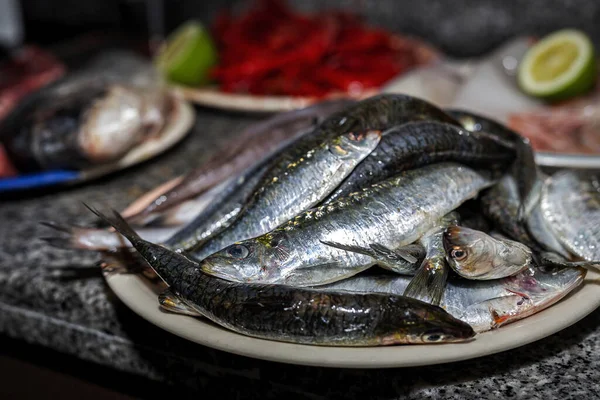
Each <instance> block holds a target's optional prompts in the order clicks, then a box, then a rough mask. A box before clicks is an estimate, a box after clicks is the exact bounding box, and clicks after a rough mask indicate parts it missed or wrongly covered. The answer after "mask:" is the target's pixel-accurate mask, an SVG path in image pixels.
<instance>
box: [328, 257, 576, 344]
mask: <svg viewBox="0 0 600 400" xmlns="http://www.w3.org/2000/svg"><path fill="white" fill-rule="evenodd" d="M585 275H586V270H585V269H583V268H562V269H558V270H557V271H544V270H543V269H540V268H531V269H527V270H526V271H523V272H521V273H519V274H517V275H514V276H510V277H507V278H503V279H495V280H491V281H470V280H465V279H450V280H448V283H447V285H446V290H445V291H444V296H443V297H442V301H441V303H440V306H441V307H442V308H444V309H445V310H447V311H448V312H449V313H450V314H452V315H453V316H454V317H456V318H458V319H460V320H462V321H465V322H467V323H468V324H469V325H471V326H472V327H473V329H474V330H475V332H477V333H482V332H485V331H488V330H490V329H496V328H499V327H501V326H503V325H506V324H509V323H511V322H515V321H518V320H521V319H523V318H526V317H528V316H530V315H533V314H535V313H537V312H540V311H542V310H544V309H546V308H548V307H550V306H552V305H553V304H555V303H557V302H558V301H559V300H560V299H562V298H563V297H565V296H566V295H567V294H569V293H570V292H571V291H573V290H574V289H575V288H577V287H578V286H580V285H581V283H582V282H583V279H584V278H585ZM409 282H410V277H406V276H401V275H392V274H389V273H388V274H368V273H367V274H365V275H363V276H361V275H358V276H354V277H352V278H349V279H345V280H343V281H340V282H336V283H332V284H330V285H326V286H319V287H318V289H319V290H326V291H330V290H343V291H347V292H351V293H352V292H361V293H385V294H391V295H398V294H402V293H404V291H405V290H406V287H407V286H408V283H409Z"/></svg>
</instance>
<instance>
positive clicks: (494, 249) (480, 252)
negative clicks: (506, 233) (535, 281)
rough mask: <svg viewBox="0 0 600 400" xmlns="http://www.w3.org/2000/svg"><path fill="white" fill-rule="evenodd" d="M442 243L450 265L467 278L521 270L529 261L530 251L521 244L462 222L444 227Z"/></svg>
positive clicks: (491, 276)
mask: <svg viewBox="0 0 600 400" xmlns="http://www.w3.org/2000/svg"><path fill="white" fill-rule="evenodd" d="M443 243H444V249H445V250H446V258H447V259H448V263H449V264H450V266H451V267H452V269H453V270H454V271H455V272H456V273H457V274H458V275H460V276H462V277H464V278H468V279H474V280H490V279H500V278H505V277H507V276H511V275H515V274H517V273H519V272H521V271H524V270H525V269H527V268H529V267H530V266H531V265H532V263H533V256H532V252H531V250H530V249H529V248H528V247H527V246H525V245H524V244H521V243H519V242H515V241H514V240H510V239H502V238H497V237H496V238H494V237H492V236H490V235H488V234H486V233H483V232H481V231H476V230H473V229H469V228H465V227H464V226H450V227H448V228H447V229H446V230H445V231H444V235H443Z"/></svg>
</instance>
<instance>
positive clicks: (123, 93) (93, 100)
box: [0, 51, 193, 191]
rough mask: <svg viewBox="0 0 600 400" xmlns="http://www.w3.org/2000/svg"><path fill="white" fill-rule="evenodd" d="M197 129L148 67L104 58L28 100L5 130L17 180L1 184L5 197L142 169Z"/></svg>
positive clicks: (117, 56)
mask: <svg viewBox="0 0 600 400" xmlns="http://www.w3.org/2000/svg"><path fill="white" fill-rule="evenodd" d="M192 121H193V111H192V110H191V108H190V107H189V106H188V105H187V104H186V103H185V102H183V101H181V100H179V99H176V98H175V97H173V96H172V95H171V94H170V93H169V92H168V91H167V89H166V87H165V86H164V85H163V84H161V80H160V79H159V78H158V75H157V74H156V73H155V72H154V70H153V68H152V66H151V65H150V64H149V63H148V62H146V61H144V60H143V59H141V58H138V57H137V56H136V55H134V54H130V53H127V52H120V51H114V52H108V53H105V54H103V55H101V56H98V57H97V58H96V59H95V60H93V61H91V63H90V64H89V65H88V66H87V67H86V68H83V69H81V70H79V71H76V72H73V73H71V74H69V75H67V76H65V77H64V78H62V79H60V80H58V81H56V82H54V83H52V84H51V85H49V86H47V87H45V88H43V89H41V90H40V91H38V92H35V93H33V94H31V95H29V96H27V97H26V98H24V99H23V100H22V101H21V103H20V104H19V105H18V106H17V107H16V108H15V109H14V110H13V111H12V112H11V113H10V114H9V115H8V116H6V118H5V119H4V120H3V121H2V122H1V123H0V141H1V142H2V145H3V147H4V153H5V156H6V159H7V160H8V161H9V163H10V165H12V166H13V167H14V168H15V169H16V170H17V172H18V173H17V175H16V176H15V177H12V178H4V179H0V191H11V190H22V189H29V188H35V187H41V186H47V185H52V184H59V183H73V182H80V181H84V180H87V179H92V178H94V177H97V176H100V175H104V174H107V173H109V172H113V171H115V170H118V169H121V168H124V167H126V166H129V165H132V164H135V163H137V162H141V161H143V160H146V159H148V158H150V157H151V156H154V155H156V154H158V153H160V152H162V151H164V150H166V149H167V148H168V147H170V146H172V145H173V144H174V143H176V142H177V141H178V140H180V139H182V138H183V136H184V135H185V134H186V133H187V132H188V130H189V128H190V127H191V123H192ZM4 164H8V163H7V162H4Z"/></svg>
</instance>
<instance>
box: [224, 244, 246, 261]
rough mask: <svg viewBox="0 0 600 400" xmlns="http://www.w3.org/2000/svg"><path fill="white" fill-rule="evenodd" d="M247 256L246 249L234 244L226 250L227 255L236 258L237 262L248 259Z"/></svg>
mask: <svg viewBox="0 0 600 400" xmlns="http://www.w3.org/2000/svg"><path fill="white" fill-rule="evenodd" d="M248 254H250V251H249V250H248V248H247V247H246V246H243V245H241V244H234V245H233V246H230V247H229V248H228V249H227V255H229V256H230V257H231V258H237V259H238V260H241V259H242V258H246V257H248Z"/></svg>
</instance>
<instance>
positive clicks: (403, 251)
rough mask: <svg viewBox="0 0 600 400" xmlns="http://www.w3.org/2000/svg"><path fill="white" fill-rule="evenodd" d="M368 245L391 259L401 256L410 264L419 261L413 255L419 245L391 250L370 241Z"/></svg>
mask: <svg viewBox="0 0 600 400" xmlns="http://www.w3.org/2000/svg"><path fill="white" fill-rule="evenodd" d="M369 246H370V247H371V249H372V250H373V251H374V252H375V253H377V254H380V255H382V256H385V257H386V258H389V259H392V260H397V259H398V258H402V259H404V260H406V261H407V262H409V263H411V264H415V263H417V262H418V261H419V259H418V258H417V257H415V255H414V254H415V252H418V250H416V249H417V248H418V247H419V246H418V245H408V246H404V247H400V248H398V249H395V250H391V249H389V248H387V247H385V246H384V245H382V244H379V243H371V244H370V245H369Z"/></svg>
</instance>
